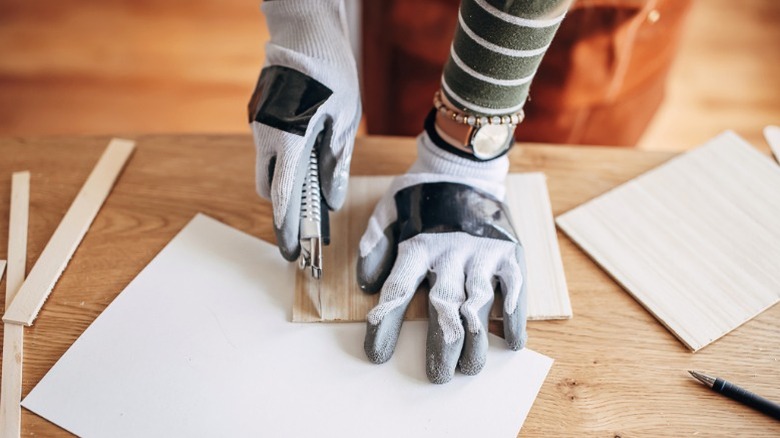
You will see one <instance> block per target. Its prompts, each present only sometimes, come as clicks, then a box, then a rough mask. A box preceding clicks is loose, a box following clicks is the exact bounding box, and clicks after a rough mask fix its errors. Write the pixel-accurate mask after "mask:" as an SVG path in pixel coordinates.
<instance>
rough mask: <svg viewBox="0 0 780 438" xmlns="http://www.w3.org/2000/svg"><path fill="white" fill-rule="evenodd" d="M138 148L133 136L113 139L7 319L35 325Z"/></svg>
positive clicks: (46, 248)
mask: <svg viewBox="0 0 780 438" xmlns="http://www.w3.org/2000/svg"><path fill="white" fill-rule="evenodd" d="M134 148H135V142H133V141H131V140H122V139H113V140H111V142H110V143H109V145H108V148H106V151H105V152H104V153H103V155H102V156H101V157H100V160H99V161H98V163H97V165H96V166H95V168H94V169H93V170H92V173H91V174H90V175H89V177H88V178H87V181H86V182H85V183H84V186H82V188H81V191H79V193H78V195H76V199H75V200H74V201H73V203H72V204H71V206H70V208H69V209H68V212H67V213H65V217H64V218H63V219H62V222H60V224H59V226H58V227H57V229H56V230H55V231H54V234H53V235H52V237H51V239H50V240H49V243H47V244H46V247H45V248H44V250H43V253H41V256H40V258H39V259H38V261H37V262H36V263H35V265H34V266H33V268H32V270H31V271H30V275H29V276H28V277H27V280H26V281H25V282H24V284H22V287H21V289H20V290H19V292H18V294H17V296H16V298H14V301H13V302H12V303H11V307H10V308H8V310H6V312H5V315H3V321H5V322H13V323H17V324H24V325H27V326H29V325H32V323H33V321H34V320H35V318H36V317H37V316H38V312H39V311H40V309H41V306H43V303H44V301H46V298H48V296H49V294H50V293H51V290H52V288H53V287H54V284H55V283H56V282H57V279H58V278H59V277H60V275H61V274H62V272H63V271H64V270H65V266H67V264H68V261H70V258H71V257H72V256H73V253H74V252H75V251H76V248H77V247H78V245H79V244H80V243H81V240H82V238H83V237H84V235H85V234H86V233H87V230H88V229H89V226H90V225H91V224H92V221H93V220H94V219H95V216H96V215H97V213H98V211H99V210H100V207H101V206H102V205H103V202H104V201H105V199H106V197H107V196H108V194H109V192H110V191H111V188H112V187H113V186H114V182H115V181H116V179H117V177H118V176H119V174H120V172H121V171H122V168H124V165H125V163H126V162H127V159H128V158H129V157H130V154H131V153H132V152H133V149H134Z"/></svg>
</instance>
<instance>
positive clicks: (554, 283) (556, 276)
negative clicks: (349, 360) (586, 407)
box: [293, 173, 572, 322]
mask: <svg viewBox="0 0 780 438" xmlns="http://www.w3.org/2000/svg"><path fill="white" fill-rule="evenodd" d="M392 179H393V177H390V176H384V177H353V178H352V180H351V181H350V189H349V196H347V203H346V204H345V206H344V208H343V209H342V210H341V211H339V212H338V213H336V214H334V215H333V216H332V218H331V227H332V229H333V230H334V231H335V232H337V233H339V235H340V236H344V235H346V236H347V237H346V239H343V238H339V239H336V238H335V235H334V239H333V241H334V242H343V243H340V244H338V245H330V246H328V247H327V248H326V249H325V250H324V252H323V260H324V263H325V266H324V269H323V271H324V274H325V275H324V276H323V278H322V280H320V281H316V280H312V279H311V278H310V277H309V276H307V275H306V274H305V272H299V273H298V275H297V276H296V287H295V302H294V306H293V321H296V322H335V321H340V322H348V321H365V318H366V314H367V313H368V311H369V310H370V309H371V308H372V307H374V306H375V305H376V302H377V300H378V299H379V295H378V294H374V295H368V294H366V293H364V292H363V291H361V290H360V288H359V287H358V286H357V282H356V281H355V278H356V276H355V275H356V273H355V267H356V263H357V256H358V243H359V242H360V238H361V236H362V234H363V232H364V231H365V229H366V224H367V223H368V219H369V218H370V217H371V213H372V212H373V209H374V206H375V205H376V203H377V202H378V201H379V199H380V198H381V196H382V194H384V192H385V191H386V190H387V188H388V187H389V185H390V182H391V181H392ZM506 199H507V204H508V206H509V210H510V215H511V216H512V219H513V221H514V225H515V229H516V231H517V233H518V235H519V236H520V239H521V241H522V242H523V245H524V247H525V250H526V256H527V258H528V272H529V275H528V277H529V278H528V290H529V292H528V295H529V297H528V318H529V319H532V320H534V319H567V318H571V315H572V311H571V304H570V302H569V293H568V289H567V286H566V278H565V277H564V273H563V263H562V261H561V255H560V251H559V249H558V240H557V236H556V233H555V224H554V222H553V217H552V210H551V206H550V198H549V195H548V193H547V185H546V181H545V176H544V174H542V173H528V174H510V175H509V177H508V178H507V196H506ZM425 289H426V285H423V286H421V289H420V291H421V292H424V291H425ZM317 293H319V294H320V295H319V296H320V297H321V300H322V312H321V313H318V312H317V309H316V307H315V306H314V304H313V303H312V299H311V298H310V297H316V296H317ZM427 317H428V301H427V294H426V293H417V294H416V296H415V297H414V299H413V300H412V302H411V303H410V304H409V309H408V310H407V312H406V319H410V320H420V319H426V318H427ZM491 317H492V318H493V319H500V318H501V310H500V300H496V303H495V305H494V308H493V312H492V315H491Z"/></svg>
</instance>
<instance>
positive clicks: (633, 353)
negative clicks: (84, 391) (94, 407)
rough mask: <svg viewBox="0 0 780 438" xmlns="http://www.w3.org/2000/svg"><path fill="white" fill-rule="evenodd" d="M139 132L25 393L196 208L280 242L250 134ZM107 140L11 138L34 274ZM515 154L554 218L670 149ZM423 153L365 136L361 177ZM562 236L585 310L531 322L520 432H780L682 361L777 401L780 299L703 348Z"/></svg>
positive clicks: (52, 313)
mask: <svg viewBox="0 0 780 438" xmlns="http://www.w3.org/2000/svg"><path fill="white" fill-rule="evenodd" d="M131 138H136V139H137V140H138V145H137V150H136V152H135V154H134V155H133V157H132V158H131V159H130V161H129V164H128V166H127V168H126V169H125V171H124V173H123V174H122V176H121V177H120V179H119V181H118V183H117V185H116V187H115V188H114V190H113V192H112V193H111V195H110V196H109V198H108V200H107V201H106V203H105V205H104V206H103V209H102V210H101V211H100V213H99V214H98V216H97V218H96V219H95V221H94V223H93V224H92V227H91V228H90V230H89V232H88V233H87V235H86V237H85V239H84V241H83V242H82V244H81V246H80V247H79V249H78V250H77V251H76V254H75V255H74V257H73V259H72V260H71V262H70V264H69V265H68V268H67V269H66V270H65V273H64V274H63V276H62V278H61V279H60V281H59V282H58V284H57V285H56V287H55V288H54V291H53V293H52V295H51V297H50V298H49V300H48V301H47V302H46V304H45V305H44V306H43V310H42V311H41V313H40V316H39V317H38V319H37V321H36V322H35V325H34V326H33V327H31V328H28V329H26V336H25V357H24V388H23V394H25V395H26V394H27V393H29V392H30V390H31V389H32V388H33V386H35V384H36V383H37V382H38V381H39V380H40V379H41V378H42V377H43V375H44V374H45V373H46V372H47V371H48V370H49V369H50V368H51V367H52V366H53V365H54V363H55V362H56V361H57V359H58V358H59V357H60V356H61V355H62V354H63V353H64V352H65V351H66V350H67V349H68V347H69V346H70V345H71V344H72V343H73V342H74V341H75V340H76V338H78V337H79V335H80V334H81V333H82V332H83V331H84V330H85V329H86V328H87V326H88V325H89V324H90V323H91V322H92V321H93V320H94V319H95V318H96V317H97V316H98V315H99V314H100V312H102V311H103V309H105V308H106V306H108V304H109V303H110V302H111V301H112V300H113V299H114V298H115V297H116V295H117V294H118V293H119V292H120V291H122V289H123V288H124V287H125V286H126V285H127V284H128V283H129V282H130V280H131V279H133V278H134V277H135V276H136V275H137V274H138V273H139V272H140V271H141V269H142V268H143V267H144V266H146V264H147V263H149V261H150V260H151V259H152V258H153V257H154V256H155V254H157V252H158V251H159V250H160V249H161V248H163V246H165V245H166V243H168V241H169V240H170V239H171V238H172V237H173V236H174V235H175V234H176V232H178V231H179V230H180V229H181V228H182V227H183V226H184V225H185V224H186V223H187V222H188V221H189V220H190V219H191V218H192V216H193V215H194V214H195V213H197V212H203V213H206V214H208V215H210V216H212V217H214V218H217V219H219V220H221V221H223V222H225V223H227V224H229V225H231V226H233V227H236V228H238V229H241V230H244V231H246V232H249V233H251V234H254V235H256V236H259V237H261V238H263V239H266V240H269V241H273V230H272V226H271V209H270V205H269V204H268V203H267V202H265V201H261V200H260V199H259V198H258V197H257V195H256V194H255V192H254V168H253V166H254V149H253V146H252V141H251V138H250V137H249V136H240V135H239V136H209V135H184V136H165V135H156V136H137V137H131ZM107 143H108V138H107V137H78V138H77V137H70V138H47V139H26V138H24V139H23V138H11V139H2V140H0V258H5V251H6V248H7V233H6V232H5V230H7V229H8V206H9V201H10V200H9V198H10V180H11V172H13V171H20V170H30V171H31V173H32V179H31V205H30V228H29V239H28V241H29V243H28V252H27V254H28V262H27V263H28V265H27V266H28V268H27V269H28V272H29V269H30V267H31V266H32V265H33V264H34V262H35V260H36V259H37V258H38V256H39V255H40V253H41V251H42V250H43V247H44V245H45V244H46V242H47V241H48V239H49V237H50V236H51V234H52V233H53V231H54V229H55V228H56V226H57V224H58V223H59V221H60V219H61V218H62V216H63V215H64V213H65V211H66V210H67V208H68V206H69V205H70V203H71V201H72V200H73V198H74V196H75V195H76V193H77V192H78V190H79V188H80V187H81V185H82V183H83V182H84V180H85V179H86V177H87V175H88V174H89V172H90V170H91V169H92V166H93V165H94V164H95V163H96V161H97V158H98V156H99V155H100V153H101V152H102V151H103V149H104V148H105V146H106V144H107ZM510 156H511V159H512V171H515V172H522V171H544V172H545V173H546V174H547V176H548V185H549V189H550V195H551V198H552V206H553V209H554V213H555V214H556V215H558V214H560V213H563V212H565V211H567V210H568V209H571V208H572V207H574V206H576V205H578V204H580V203H582V202H584V201H586V200H588V199H590V198H592V197H594V196H596V195H598V194H600V193H603V192H604V191H606V190H608V189H610V188H612V187H614V186H615V185H617V184H619V183H622V182H624V181H627V180H629V179H631V178H632V177H634V176H636V175H638V174H639V173H642V172H644V171H646V170H648V169H650V168H652V167H654V166H656V165H658V164H660V163H662V162H664V161H666V160H667V159H669V158H670V157H671V156H672V155H671V154H668V153H663V152H655V153H650V152H641V151H636V150H626V149H609V148H586V147H576V148H572V147H566V146H541V145H521V146H520V147H516V148H515V149H513V150H512V152H511V154H510ZM414 157H415V149H414V143H413V140H411V139H401V138H366V139H362V140H359V142H358V145H357V147H356V152H355V156H354V159H353V165H352V166H353V167H352V169H353V170H352V173H353V174H355V175H367V174H395V173H400V172H403V171H404V170H405V169H406V168H407V167H408V166H409V165H410V164H411V162H412V161H413V160H414ZM559 239H560V243H561V251H562V254H563V261H564V267H565V270H566V278H567V281H568V284H569V291H570V294H571V301H572V306H573V309H574V318H573V319H571V320H568V321H540V322H532V323H530V324H529V326H530V327H529V344H528V345H529V347H530V348H532V349H534V350H537V351H539V352H541V353H544V354H546V355H549V356H551V357H553V358H554V359H555V364H554V366H553V368H552V371H551V372H550V375H549V376H548V378H547V380H546V382H545V383H544V386H543V387H542V390H541V393H540V395H539V398H538V399H537V401H536V403H535V404H534V407H533V409H532V410H531V413H530V415H529V417H528V419H527V421H526V423H525V425H524V427H523V430H522V436H602V437H630V436H652V437H655V436H675V437H679V436H694V435H696V436H780V422H777V421H775V420H772V419H770V418H768V417H765V416H763V415H761V414H758V413H755V412H753V411H752V410H750V409H748V408H746V407H744V406H741V405H738V404H735V403H733V402H731V401H730V400H728V399H725V398H723V397H720V396H718V395H716V394H713V393H711V392H709V391H707V390H706V389H705V388H703V387H702V386H701V385H699V384H698V383H696V382H694V381H693V380H692V379H691V378H690V377H688V375H687V373H686V371H685V370H687V369H699V370H705V371H711V372H713V373H715V374H718V375H721V376H723V377H726V378H729V379H731V380H733V381H734V382H737V383H739V384H741V385H743V386H745V387H746V388H749V389H751V390H753V391H755V392H758V393H760V394H763V395H765V396H766V397H768V398H772V399H780V385H778V382H780V306H775V307H773V308H771V309H769V310H768V311H766V312H764V313H763V314H762V315H760V316H758V317H757V318H755V319H754V320H753V321H751V322H749V323H748V324H746V325H744V326H743V327H740V328H739V329H737V330H736V331H734V332H732V333H731V334H729V335H727V336H726V337H725V338H723V339H721V340H719V341H717V342H716V343H714V344H713V345H711V346H709V347H707V348H705V349H703V350H702V351H700V352H698V353H696V354H692V353H690V352H689V351H688V350H687V349H686V348H685V347H684V346H683V345H682V344H681V343H680V342H678V341H677V340H676V339H675V338H674V337H673V336H672V335H671V334H670V333H669V332H668V331H667V330H666V329H664V328H663V327H662V326H661V324H659V323H658V322H657V321H656V320H655V319H654V318H653V317H652V316H651V315H650V314H649V313H648V312H646V311H645V310H644V309H643V308H642V307H641V306H640V305H639V304H638V303H637V302H636V301H634V300H633V299H632V298H631V297H630V296H629V295H628V294H627V293H625V292H624V291H623V290H622V289H620V287H618V286H617V285H616V284H615V283H614V282H613V281H611V280H610V278H609V277H608V276H607V275H606V274H605V273H604V272H603V271H601V270H600V269H599V268H598V267H597V266H596V265H595V264H594V263H593V262H592V261H591V260H590V259H589V258H588V257H587V256H585V254H584V253H582V252H581V251H580V250H579V249H578V248H577V247H575V246H574V244H573V243H572V242H571V241H570V240H569V239H567V238H566V237H565V236H563V235H562V234H559ZM779 263H780V261H779ZM0 288H2V289H1V290H4V288H5V285H4V282H3V284H2V285H0ZM138 323H139V324H142V323H143V321H138ZM420 342H424V340H423V339H420ZM519 377H521V376H519ZM479 403H490V401H489V400H483V401H479ZM22 423H23V433H24V435H25V436H32V435H37V436H57V435H67V433H66V432H64V431H62V430H61V429H59V428H57V427H56V426H54V425H53V424H51V423H48V422H47V421H46V420H43V419H42V418H40V417H38V416H36V415H34V414H32V413H30V412H28V411H23V418H22Z"/></svg>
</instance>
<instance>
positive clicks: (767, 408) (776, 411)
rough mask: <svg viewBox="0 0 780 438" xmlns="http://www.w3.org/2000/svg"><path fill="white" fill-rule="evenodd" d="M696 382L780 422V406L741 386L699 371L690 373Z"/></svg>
mask: <svg viewBox="0 0 780 438" xmlns="http://www.w3.org/2000/svg"><path fill="white" fill-rule="evenodd" d="M688 372H689V373H690V374H691V375H692V376H693V377H694V378H696V380H698V381H699V382H701V383H703V384H704V385H706V386H707V387H709V388H710V389H712V390H713V391H715V392H717V393H720V394H723V395H725V396H726V397H729V398H731V399H732V400H736V401H738V402H740V403H742V404H745V405H748V406H750V407H751V408H753V409H756V410H758V411H760V412H763V413H764V414H766V415H769V416H770V417H772V418H774V419H776V420H780V404H777V403H775V402H773V401H769V400H767V399H765V398H764V397H761V396H760V395H757V394H753V393H752V392H750V391H748V390H746V389H743V388H740V387H739V386H737V385H735V384H733V383H731V382H727V381H725V380H723V379H721V378H718V377H712V376H708V375H706V374H704V373H699V372H697V371H690V370H689V371H688Z"/></svg>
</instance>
